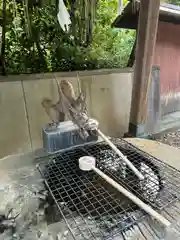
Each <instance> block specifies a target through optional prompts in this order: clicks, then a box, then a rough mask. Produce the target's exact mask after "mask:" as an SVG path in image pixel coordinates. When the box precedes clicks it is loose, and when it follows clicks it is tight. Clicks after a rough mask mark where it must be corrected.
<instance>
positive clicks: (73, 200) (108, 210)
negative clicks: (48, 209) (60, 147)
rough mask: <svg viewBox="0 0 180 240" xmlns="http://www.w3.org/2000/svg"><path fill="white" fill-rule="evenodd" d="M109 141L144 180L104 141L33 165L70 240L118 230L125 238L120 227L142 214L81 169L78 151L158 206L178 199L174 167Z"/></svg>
mask: <svg viewBox="0 0 180 240" xmlns="http://www.w3.org/2000/svg"><path fill="white" fill-rule="evenodd" d="M112 141H113V142H114V143H115V145H116V146H117V147H118V148H119V149H120V150H121V151H122V152H123V154H124V155H126V156H127V157H128V159H129V160H130V161H131V162H132V163H133V164H134V165H135V166H136V167H137V168H138V169H139V170H140V171H141V172H142V173H143V175H144V176H145V180H143V181H139V180H138V179H137V177H136V176H135V175H134V174H133V172H132V171H131V170H130V169H129V168H128V167H127V166H125V165H124V163H123V162H122V161H121V159H120V158H119V156H117V155H116V154H115V153H114V152H113V151H112V150H111V149H110V148H109V146H108V145H107V144H106V143H105V142H101V143H96V144H94V143H93V144H89V145H84V146H78V147H74V148H73V149H69V150H64V151H62V152H61V153H59V154H56V155H51V156H49V157H48V162H46V164H45V163H41V164H40V165H39V166H38V169H39V170H40V172H41V174H42V176H43V178H44V180H45V184H46V187H47V188H48V190H49V192H50V193H51V195H52V197H53V199H54V201H55V203H56V204H57V206H58V209H59V211H60V213H61V215H62V217H63V218H64V220H65V221H66V223H67V225H68V227H69V229H70V231H71V233H72V236H73V238H74V239H78V240H81V239H97V240H100V239H112V238H113V237H114V236H120V235H121V237H122V239H124V234H125V232H126V231H128V230H129V229H131V228H133V227H135V226H137V224H138V223H139V222H142V220H143V219H144V218H145V217H146V214H145V213H144V212H143V211H140V210H139V209H138V207H137V206H136V205H135V204H134V203H132V202H131V201H130V200H129V199H127V198H126V197H124V196H123V195H122V194H120V193H118V192H117V191H116V190H115V189H113V188H112V187H111V186H110V185H108V184H107V183H106V182H105V181H104V180H102V179H101V178H100V177H99V176H97V175H96V174H95V173H94V172H92V171H90V172H83V171H81V170H80V169H79V167H78V159H79V158H80V157H82V156H85V155H90V156H94V157H95V158H96V159H97V167H98V168H100V169H101V170H102V171H103V172H104V173H106V174H107V175H108V176H110V177H111V178H113V179H114V180H115V181H117V182H118V183H120V184H121V185H123V186H124V187H125V188H127V189H128V190H129V191H131V192H133V193H134V194H135V195H136V196H138V197H139V198H141V199H142V200H143V201H145V202H147V203H148V204H150V205H151V206H152V207H154V208H156V209H157V210H159V211H163V210H164V209H166V208H167V207H168V206H170V205H172V204H173V203H175V202H176V201H177V200H178V199H180V191H179V186H180V172H179V171H177V170H176V169H174V168H172V167H171V166H169V165H167V164H165V163H163V162H161V161H159V160H158V159H156V158H154V157H152V156H150V155H149V154H147V153H144V152H143V151H141V150H139V149H138V148H136V147H134V146H133V145H131V144H130V143H127V142H126V141H125V140H122V139H113V140H112ZM113 239H114V238H113ZM118 239H121V238H118Z"/></svg>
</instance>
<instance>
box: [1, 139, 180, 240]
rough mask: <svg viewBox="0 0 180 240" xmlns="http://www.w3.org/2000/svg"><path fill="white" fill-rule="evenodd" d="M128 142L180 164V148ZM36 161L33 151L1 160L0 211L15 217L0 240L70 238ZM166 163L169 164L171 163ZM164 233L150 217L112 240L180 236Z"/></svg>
mask: <svg viewBox="0 0 180 240" xmlns="http://www.w3.org/2000/svg"><path fill="white" fill-rule="evenodd" d="M129 141H130V142H131V143H133V144H135V145H137V146H138V147H139V148H141V149H143V150H145V151H146V150H147V152H149V153H150V154H151V155H154V156H155V157H158V158H159V159H162V160H165V161H166V159H167V161H168V159H171V161H172V165H173V166H174V167H177V168H179V166H175V164H176V163H177V165H178V164H179V162H177V159H179V156H180V150H176V149H174V148H172V147H171V148H170V149H169V148H168V149H167V146H165V145H164V144H159V143H156V142H152V141H149V140H148V141H147V140H144V139H141V140H139V139H130V140H129ZM168 153H169V155H168ZM163 154H164V155H163ZM170 157H171V158H170ZM39 161H42V160H38V162H37V159H36V158H35V157H34V154H32V153H30V154H22V155H11V156H7V157H5V158H3V159H0V214H1V216H2V215H6V217H7V216H8V218H12V219H13V220H14V222H13V223H11V221H9V220H6V222H8V224H9V225H13V224H14V226H11V227H9V228H8V227H7V230H4V229H1V228H0V231H1V232H0V240H10V239H18V240H20V239H22V240H72V239H73V237H72V236H71V234H70V232H69V230H68V228H67V226H66V224H65V223H64V221H63V220H62V216H60V215H59V214H58V212H59V211H58V210H57V209H56V206H55V205H53V206H52V205H51V206H50V205H49V204H48V202H47V199H46V193H47V192H46V190H45V188H44V184H43V181H42V178H41V175H40V174H39V172H38V171H37V169H36V165H37V164H38V163H39ZM43 161H45V159H43ZM168 163H169V164H171V162H168ZM179 169H180V168H179ZM0 223H1V219H0ZM8 224H7V225H8ZM152 229H153V230H152ZM142 233H143V234H142ZM165 236H167V235H166V234H165V232H164V229H163V228H162V227H161V226H160V225H159V224H158V223H157V222H155V221H152V219H151V218H147V219H145V220H144V222H143V223H139V224H138V226H137V227H135V228H134V229H133V231H129V232H127V233H126V234H124V235H123V238H121V237H119V236H118V237H117V238H113V240H117V239H118V240H121V239H126V240H127V239H128V240H130V239H133V240H136V239H139V240H143V239H148V240H151V239H153V240H154V239H167V240H168V239H180V238H179V236H177V237H174V236H172V235H170V238H169V237H168V238H165Z"/></svg>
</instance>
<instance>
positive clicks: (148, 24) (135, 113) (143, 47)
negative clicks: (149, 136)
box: [129, 0, 160, 136]
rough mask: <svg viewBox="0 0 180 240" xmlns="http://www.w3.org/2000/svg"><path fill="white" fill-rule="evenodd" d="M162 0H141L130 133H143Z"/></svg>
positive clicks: (134, 134) (136, 134)
mask: <svg viewBox="0 0 180 240" xmlns="http://www.w3.org/2000/svg"><path fill="white" fill-rule="evenodd" d="M159 7H160V0H141V1H140V12H139V23H138V32H137V47H136V55H135V56H136V57H135V68H134V78H133V91H132V102H131V113H130V124H129V133H130V134H131V135H133V136H138V135H141V134H143V131H144V130H143V126H144V123H145V120H146V116H147V99H148V91H149V86H150V81H151V69H152V61H153V54H154V47H155V43H156V34H157V27H158V20H159Z"/></svg>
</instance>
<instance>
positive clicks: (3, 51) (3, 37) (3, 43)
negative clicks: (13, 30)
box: [1, 0, 6, 75]
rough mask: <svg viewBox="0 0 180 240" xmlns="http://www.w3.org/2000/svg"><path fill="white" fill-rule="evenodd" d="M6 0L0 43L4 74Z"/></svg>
mask: <svg viewBox="0 0 180 240" xmlns="http://www.w3.org/2000/svg"><path fill="white" fill-rule="evenodd" d="M5 35H6V0H3V22H2V45H1V64H2V74H3V75H6V63H5V46H6V38H5Z"/></svg>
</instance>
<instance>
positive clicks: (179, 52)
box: [153, 22, 180, 96]
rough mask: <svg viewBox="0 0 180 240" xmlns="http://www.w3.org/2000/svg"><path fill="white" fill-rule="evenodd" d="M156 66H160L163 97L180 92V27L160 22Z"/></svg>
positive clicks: (155, 54) (155, 58)
mask: <svg viewBox="0 0 180 240" xmlns="http://www.w3.org/2000/svg"><path fill="white" fill-rule="evenodd" d="M153 65H154V66H160V79H161V96H162V95H167V94H168V93H176V92H180V25H175V24H171V23H165V22H159V27H158V34H157V42H156V47H155V53H154V62H153Z"/></svg>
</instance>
